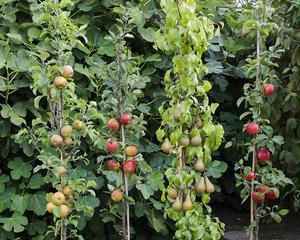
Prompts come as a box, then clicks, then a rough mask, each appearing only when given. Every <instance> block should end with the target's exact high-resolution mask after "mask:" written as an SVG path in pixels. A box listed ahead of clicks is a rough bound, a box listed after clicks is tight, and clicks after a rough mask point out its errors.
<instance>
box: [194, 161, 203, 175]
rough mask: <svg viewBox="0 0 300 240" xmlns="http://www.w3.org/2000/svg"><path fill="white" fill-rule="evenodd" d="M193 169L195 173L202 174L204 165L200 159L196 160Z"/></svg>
mask: <svg viewBox="0 0 300 240" xmlns="http://www.w3.org/2000/svg"><path fill="white" fill-rule="evenodd" d="M194 169H195V170H196V171H197V172H201V173H202V172H204V170H205V165H204V162H203V161H202V159H198V160H197V161H196V163H195V165H194Z"/></svg>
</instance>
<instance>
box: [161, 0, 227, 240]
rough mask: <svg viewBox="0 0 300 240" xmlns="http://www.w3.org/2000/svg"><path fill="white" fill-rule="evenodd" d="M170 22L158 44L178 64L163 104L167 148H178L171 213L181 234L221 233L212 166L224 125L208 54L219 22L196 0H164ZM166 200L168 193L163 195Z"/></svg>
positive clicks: (169, 198) (170, 151)
mask: <svg viewBox="0 0 300 240" xmlns="http://www.w3.org/2000/svg"><path fill="white" fill-rule="evenodd" d="M161 6H162V9H163V11H164V12H165V14H166V17H165V26H164V27H163V28H162V30H160V31H158V32H157V40H156V46H157V48H159V49H161V50H163V51H164V52H166V53H168V54H171V55H172V64H173V68H172V69H170V70H168V71H167V72H166V74H165V86H166V87H165V89H166V95H167V97H168V99H169V100H168V101H166V102H164V104H163V105H162V106H161V107H160V114H161V116H162V123H161V127H160V129H159V130H158V131H157V137H158V139H159V140H160V141H162V142H163V143H162V146H161V149H162V151H163V152H165V153H166V154H174V160H173V162H172V167H170V168H169V169H167V171H166V172H165V175H166V177H167V179H168V184H169V186H168V187H167V189H166V191H167V199H166V200H167V205H166V215H167V216H168V217H169V218H171V219H172V220H174V221H175V223H176V227H177V231H176V233H175V237H176V238H177V239H181V240H182V239H220V238H221V236H222V234H223V231H224V224H223V223H221V222H220V221H219V220H218V218H213V217H212V216H211V213H212V209H211V207H210V206H209V205H208V203H209V202H210V194H211V193H213V192H214V191H215V187H214V184H213V183H212V182H211V181H212V177H211V174H210V171H209V169H208V167H209V168H210V169H211V168H213V166H212V165H213V164H211V163H212V161H213V159H212V157H211V153H212V151H215V150H217V149H218V147H219V146H220V144H221V142H222V138H223V134H224V131H223V128H222V126H221V125H220V124H218V123H216V122H215V121H214V120H213V114H214V113H215V111H216V109H217V106H218V105H217V104H214V103H209V98H208V92H209V91H210V90H211V88H212V86H211V83H210V82H208V81H206V80H204V79H203V77H204V75H205V74H206V73H207V70H208V69H207V68H206V67H205V66H204V65H203V63H202V55H203V53H204V52H205V51H206V50H207V48H208V45H209V40H210V39H211V38H213V37H214V36H215V34H216V32H215V31H216V28H215V26H214V23H213V22H212V21H210V20H209V19H208V18H207V17H206V16H204V15H202V14H201V11H200V9H197V7H200V6H197V3H196V1H185V0H183V1H171V0H164V1H161ZM163 200H165V199H164V196H163Z"/></svg>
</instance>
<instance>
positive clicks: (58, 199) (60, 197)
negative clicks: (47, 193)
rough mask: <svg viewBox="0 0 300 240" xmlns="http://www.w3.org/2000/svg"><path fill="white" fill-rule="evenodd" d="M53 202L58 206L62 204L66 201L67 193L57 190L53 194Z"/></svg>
mask: <svg viewBox="0 0 300 240" xmlns="http://www.w3.org/2000/svg"><path fill="white" fill-rule="evenodd" d="M51 202H52V203H53V204H55V205H56V206H60V205H62V204H63V203H64V202H65V195H64V194H63V193H62V192H56V193H54V194H53V195H52V197H51Z"/></svg>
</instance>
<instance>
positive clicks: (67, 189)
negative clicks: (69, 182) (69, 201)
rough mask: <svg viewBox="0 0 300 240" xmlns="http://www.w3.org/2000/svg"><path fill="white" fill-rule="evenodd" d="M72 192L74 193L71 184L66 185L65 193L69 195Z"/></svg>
mask: <svg viewBox="0 0 300 240" xmlns="http://www.w3.org/2000/svg"><path fill="white" fill-rule="evenodd" d="M71 193H72V188H71V187H70V186H65V187H64V189H63V194H64V195H65V196H69V195H71Z"/></svg>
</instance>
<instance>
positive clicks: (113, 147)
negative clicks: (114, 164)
mask: <svg viewBox="0 0 300 240" xmlns="http://www.w3.org/2000/svg"><path fill="white" fill-rule="evenodd" d="M119 147H120V145H119V143H118V142H117V141H116V140H110V141H108V142H107V143H106V150H107V151H108V152H109V153H115V152H117V151H119Z"/></svg>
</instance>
